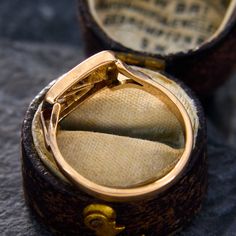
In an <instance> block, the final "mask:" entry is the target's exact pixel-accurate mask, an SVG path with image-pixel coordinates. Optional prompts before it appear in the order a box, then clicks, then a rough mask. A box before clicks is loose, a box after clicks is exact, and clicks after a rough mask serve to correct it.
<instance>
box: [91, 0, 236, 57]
mask: <svg viewBox="0 0 236 236" xmlns="http://www.w3.org/2000/svg"><path fill="white" fill-rule="evenodd" d="M87 1H88V6H89V9H90V12H91V15H92V16H93V18H94V20H95V22H96V23H97V24H98V25H99V27H100V29H101V30H103V31H104V32H105V34H106V35H107V36H108V37H109V38H111V39H112V40H113V41H115V42H118V43H120V44H122V45H123V46H125V47H126V48H130V49H133V50H136V51H141V52H147V53H153V54H161V55H166V54H175V53H178V52H186V51H189V50H196V49H197V48H199V47H200V46H202V45H203V44H204V43H206V42H208V41H210V40H212V38H214V37H216V36H217V35H218V34H220V33H221V32H222V31H223V29H224V26H225V25H226V24H227V22H228V20H229V19H230V17H231V13H232V11H233V10H232V9H235V5H236V1H231V0H148V1H147V0H138V1H134V0H87Z"/></svg>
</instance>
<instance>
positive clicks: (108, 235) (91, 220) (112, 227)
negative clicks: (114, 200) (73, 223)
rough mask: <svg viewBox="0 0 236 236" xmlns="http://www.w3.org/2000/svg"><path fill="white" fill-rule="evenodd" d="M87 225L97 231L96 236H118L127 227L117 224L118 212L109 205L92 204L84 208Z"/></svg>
mask: <svg viewBox="0 0 236 236" xmlns="http://www.w3.org/2000/svg"><path fill="white" fill-rule="evenodd" d="M83 214H84V223H85V225H86V226H87V227H88V228H89V229H91V230H93V231H95V233H96V236H116V235H118V234H119V233H120V232H121V231H123V230H124V229H125V227H124V226H116V212H115V211H114V210H113V209H112V208H111V207H109V206H106V205H101V204H91V205H89V206H87V207H86V208H85V209H84V212H83Z"/></svg>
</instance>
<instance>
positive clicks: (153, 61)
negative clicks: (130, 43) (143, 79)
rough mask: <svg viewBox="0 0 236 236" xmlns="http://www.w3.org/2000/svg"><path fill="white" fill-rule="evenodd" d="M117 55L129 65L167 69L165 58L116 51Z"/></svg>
mask: <svg viewBox="0 0 236 236" xmlns="http://www.w3.org/2000/svg"><path fill="white" fill-rule="evenodd" d="M115 56H116V57H117V58H118V59H120V60H121V61H123V62H125V63H127V64H128V65H135V66H141V67H144V68H148V69H153V70H159V71H160V70H162V71H163V70H165V67H166V63H165V61H164V60H163V59H157V58H153V57H148V56H141V55H137V54H135V55H134V54H131V53H124V52H116V53H115Z"/></svg>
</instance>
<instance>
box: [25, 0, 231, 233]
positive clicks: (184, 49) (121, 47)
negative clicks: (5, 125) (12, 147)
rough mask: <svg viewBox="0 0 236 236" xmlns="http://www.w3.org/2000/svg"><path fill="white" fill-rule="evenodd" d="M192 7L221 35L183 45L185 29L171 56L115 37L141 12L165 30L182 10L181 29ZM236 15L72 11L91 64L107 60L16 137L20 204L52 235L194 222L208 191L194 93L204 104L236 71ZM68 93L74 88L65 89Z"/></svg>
mask: <svg viewBox="0 0 236 236" xmlns="http://www.w3.org/2000/svg"><path fill="white" fill-rule="evenodd" d="M173 2H175V4H173ZM180 2H182V3H185V4H184V6H182V7H181V4H180V6H179V4H178V3H180ZM190 2H191V3H192V5H193V6H195V7H193V6H192V5H191V6H192V8H191V9H192V11H200V10H202V8H203V7H204V6H205V7H207V4H209V6H211V4H213V5H214V10H215V9H217V11H213V10H212V9H208V10H207V9H205V10H206V11H209V12H210V13H209V14H208V17H209V19H208V20H212V22H211V23H212V26H211V27H210V26H209V24H208V23H207V26H205V27H207V28H210V29H211V31H210V32H213V31H214V29H216V28H219V30H217V33H215V34H213V35H212V37H210V36H209V37H210V38H207V36H208V35H207V34H206V32H205V31H204V32H202V29H201V30H199V32H198V34H197V35H195V36H194V35H192V39H191V40H195V41H194V42H193V41H191V40H190V41H191V43H189V39H188V40H187V39H182V36H183V37H184V38H185V37H186V35H188V34H189V33H190V34H191V32H189V29H184V28H183V32H182V31H180V34H181V35H180V38H181V39H180V41H179V44H178V45H177V44H176V45H175V43H174V42H175V41H176V40H174V42H173V41H172V43H171V41H170V42H169V41H168V42H165V39H162V41H161V40H160V45H162V46H161V47H160V46H159V47H157V46H155V49H153V48H152V47H151V46H150V45H149V43H150V41H152V42H158V37H156V36H155V37H153V36H150V35H146V34H147V33H146V31H145V32H143V31H142V30H139V29H135V27H134V26H133V25H132V27H131V28H130V29H129V28H127V27H129V24H127V25H126V24H124V28H122V27H121V28H119V26H121V25H123V23H125V22H126V20H127V18H126V14H127V16H129V17H131V16H132V17H131V19H134V20H131V23H132V22H133V21H135V22H136V21H137V12H139V11H140V9H144V10H145V14H144V13H143V14H141V13H140V14H138V15H140V17H141V18H142V20H144V21H146V19H149V18H148V17H151V16H153V17H154V16H156V15H157V17H159V18H161V16H162V13H161V12H162V10H163V9H168V11H167V12H164V13H165V15H168V14H166V13H169V14H170V15H173V14H172V13H173V11H174V12H175V10H176V9H178V14H184V16H185V17H187V15H186V12H185V13H184V12H182V13H181V11H183V9H185V10H186V5H187V6H189V7H190V5H188V4H187V3H190ZM109 6H113V7H109ZM154 6H155V7H154ZM219 6H222V8H219ZM234 7H235V4H234V1H217V3H216V1H214V2H213V1H212V2H211V1H200V0H199V1H197V0H196V1H195V0H192V1H148V2H146V1H141V0H140V1H126V2H125V1H115V0H110V1H108V0H107V1H79V11H80V20H81V22H82V25H81V28H83V30H84V33H85V34H84V36H85V38H86V43H87V52H88V53H89V54H91V53H92V52H96V51H100V50H103V49H109V50H111V49H112V50H113V52H110V51H105V52H101V53H99V54H98V55H103V56H102V57H101V58H100V57H99V56H97V55H95V56H93V57H92V58H99V59H98V60H97V59H96V60H95V61H93V59H91V58H89V59H88V60H87V61H85V62H82V64H80V65H78V67H75V68H74V69H72V70H71V71H69V72H68V73H66V74H64V75H62V76H61V77H60V78H59V79H58V80H56V81H54V82H53V83H51V84H50V85H49V86H48V87H46V88H45V89H43V90H42V92H41V93H40V94H39V95H38V96H36V97H35V99H34V100H33V101H32V103H31V104H30V106H29V108H28V110H27V113H26V116H25V120H24V123H23V127H22V173H23V182H24V190H25V197H26V200H27V202H28V204H29V205H30V207H31V208H32V209H33V210H34V212H35V213H36V215H37V216H38V218H39V219H40V220H41V221H42V222H44V224H45V225H47V227H48V228H50V230H51V231H52V232H54V233H55V234H58V235H91V236H92V235H98V236H104V235H106V236H110V235H124V236H127V235H132V236H133V235H135V236H136V235H137V236H138V235H140V236H141V235H145V236H152V235H155V236H156V235H169V234H173V233H175V232H177V231H179V230H181V229H182V228H183V227H184V226H185V225H186V224H187V223H188V222H189V221H190V220H191V219H192V218H193V216H194V215H195V214H196V213H197V212H198V211H199V210H200V208H201V205H202V201H203V198H204V196H205V193H206V189H207V155H206V130H205V128H206V127H205V118H204V114H203V112H202V108H201V105H200V104H199V102H198V99H197V98H196V96H195V95H194V94H193V93H192V91H191V89H190V88H189V87H191V88H192V89H193V90H195V91H196V92H197V93H198V94H201V95H203V94H204V95H205V94H208V93H210V92H211V91H213V89H214V88H215V87H216V86H218V85H219V84H220V83H221V82H222V81H223V80H225V78H226V77H227V75H228V73H229V71H230V70H232V69H233V60H234V58H235V54H234V53H232V52H231V50H232V48H233V47H235V45H234V43H233V42H234V37H233V35H235V24H234V22H235V11H234ZM162 8H163V9H162ZM181 8H182V10H181ZM127 9H130V10H127ZM158 9H159V10H158ZM174 9H175V10H174ZM197 9H199V10H197ZM220 12H221V13H222V14H220ZM117 13H119V14H117ZM154 13H155V14H154ZM176 14H177V13H176ZM178 14H177V15H176V16H175V15H174V17H177V19H179V18H178V17H180V16H178ZM188 14H190V13H188ZM117 15H120V16H122V15H125V16H124V17H121V19H120V18H119V16H117ZM113 17H114V19H113ZM184 19H185V18H184ZM213 21H214V22H215V21H216V22H217V24H213ZM147 22H150V26H152V25H154V24H153V22H152V21H151V20H148V21H147ZM155 22H156V21H155ZM197 22H198V23H197V24H200V23H199V22H200V21H197ZM204 22H205V21H204ZM204 22H203V23H204ZM207 22H209V21H207ZM121 23H122V24H121ZM132 24H133V23H132ZM186 24H187V23H186ZM140 25H142V24H141V23H140ZM133 28H134V29H133ZM152 28H153V27H152ZM154 28H155V27H154ZM157 28H159V26H158V27H157ZM118 29H119V30H118ZM145 30H147V29H145ZM153 30H154V31H155V29H152V30H151V29H150V30H149V31H150V32H151V31H153ZM139 32H140V37H138V36H137V33H139ZM182 33H183V35H182ZM164 34H165V33H164ZM138 35H139V34H138ZM155 35H156V34H155ZM158 35H159V34H158ZM199 35H200V36H202V37H203V41H201V40H200V39H199ZM144 36H145V37H146V36H148V40H146V39H145V37H144ZM128 39H129V40H128ZM197 39H199V40H197ZM181 40H184V42H185V41H186V42H188V43H187V44H184V43H183V42H182V41H181ZM147 42H149V43H147ZM161 42H162V43H161ZM197 42H198V44H197ZM128 43H131V44H128ZM140 43H141V46H142V47H141V46H140ZM145 45H146V46H145ZM190 46H191V47H193V48H191V47H190ZM104 55H106V56H104ZM104 58H108V61H109V62H107V59H105V61H104ZM226 59H227V60H229V63H228V64H227V65H222V60H223V61H224V60H226ZM98 61H99V63H98ZM87 62H89V63H88V64H87ZM84 63H85V64H84ZM104 63H105V64H104ZM110 63H111V64H110ZM86 64H87V66H84V67H81V65H86ZM127 64H128V66H127ZM217 65H222V67H221V66H217ZM81 68H82V69H81ZM220 75H224V76H220ZM173 76H174V77H173ZM176 77H177V78H176ZM68 78H69V79H68ZM145 78H146V79H147V81H146V80H145ZM77 79H79V80H77ZM63 81H67V82H68V81H69V82H68V83H67V82H66V86H64V85H63V84H64V83H62V82H63ZM73 81H75V83H76V84H73V83H74V82H73ZM142 81H144V82H142ZM145 81H146V82H145ZM150 81H152V82H150ZM182 81H184V82H182ZM71 82H72V83H71ZM150 83H151V84H150ZM152 83H155V85H154V84H152ZM185 83H186V84H188V85H189V87H187V86H186V85H185ZM57 86H58V89H59V90H58V89H57V88H56V87H57ZM142 86H144V88H143V89H140V88H141V87H142ZM150 86H151V87H152V86H154V87H155V88H154V90H153V89H147V88H150ZM55 88H56V89H55ZM117 88H122V89H117ZM158 89H159V90H158ZM167 94H169V95H167ZM163 98H164V99H163ZM174 100H175V101H178V102H177V104H179V105H177V104H176V103H175V102H174V103H173V101H174ZM65 101H66V103H65ZM189 121H190V123H191V127H192V129H191V130H192V132H190V133H189V132H186V131H187V130H189V128H187V126H188V125H187V126H186V124H188V123H189ZM187 133H188V135H187ZM187 136H188V138H187ZM187 143H188V144H187ZM190 146H191V147H192V148H191V152H189V148H188V147H190ZM184 153H186V155H185V154H184ZM65 162H66V163H65ZM179 163H182V166H181V167H180V168H178V166H179ZM176 167H177V168H176ZM175 170H178V171H177V172H175V173H176V174H175V175H174V176H173V178H167V179H168V181H167V182H165V181H164V182H162V180H163V179H165V178H166V176H169V174H170V173H173V171H175ZM160 182H161V183H162V184H161V185H159V184H157V185H156V183H160ZM150 187H151V188H150ZM140 189H141V190H140ZM145 191H146V192H145Z"/></svg>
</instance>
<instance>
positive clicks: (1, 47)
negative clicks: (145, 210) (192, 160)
mask: <svg viewBox="0 0 236 236" xmlns="http://www.w3.org/2000/svg"><path fill="white" fill-rule="evenodd" d="M76 8H77V5H76V1H75V0H60V1H58V0H34V1H32V0H24V1H23V0H10V1H9V0H1V1H0V101H1V102H0V145H1V152H0V191H1V193H0V234H1V235H9V236H11V235H27V236H28V235H51V234H50V233H49V232H48V231H47V230H46V229H45V228H44V227H43V226H42V225H40V224H39V223H37V222H36V221H35V219H34V217H33V216H32V215H31V213H30V211H29V210H28V208H27V206H26V205H25V202H24V198H23V190H22V181H21V166H20V155H21V154H20V128H21V123H22V120H23V117H24V113H25V111H26V109H27V107H28V105H29V103H30V101H31V100H32V99H33V97H34V96H35V95H36V94H37V93H38V92H39V91H40V90H41V89H43V87H44V86H46V85H47V84H48V83H49V82H50V81H51V80H53V79H54V78H56V77H57V76H59V75H60V74H62V73H64V72H65V71H67V70H68V69H69V68H71V67H73V66H74V65H76V64H78V63H79V62H80V61H81V60H82V59H83V58H84V54H83V49H82V47H83V40H82V38H81V35H80V28H79V24H78V20H77V9H76ZM235 53H236V52H235ZM224 63H227V62H224ZM231 77H232V78H231V80H229V81H228V82H227V83H226V84H225V85H224V86H222V87H221V88H220V89H218V90H217V91H216V92H215V94H214V95H211V96H209V97H208V98H207V99H206V100H205V101H204V103H205V112H206V114H207V123H208V150H209V191H208V196H207V198H206V200H205V203H204V206H203V209H202V211H201V213H200V214H199V215H198V216H197V217H196V218H195V219H194V220H193V222H192V223H191V225H190V226H189V227H187V228H186V229H185V230H184V231H183V232H181V233H180V235H188V236H189V235H194V236H195V235H199V236H200V235H201V236H202V235H210V236H211V235H212V236H213V235H219V236H222V235H225V236H231V235H236V188H235V182H236V151H235V150H236V148H235V146H236V92H235V91H236V76H235V75H232V76H231Z"/></svg>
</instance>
